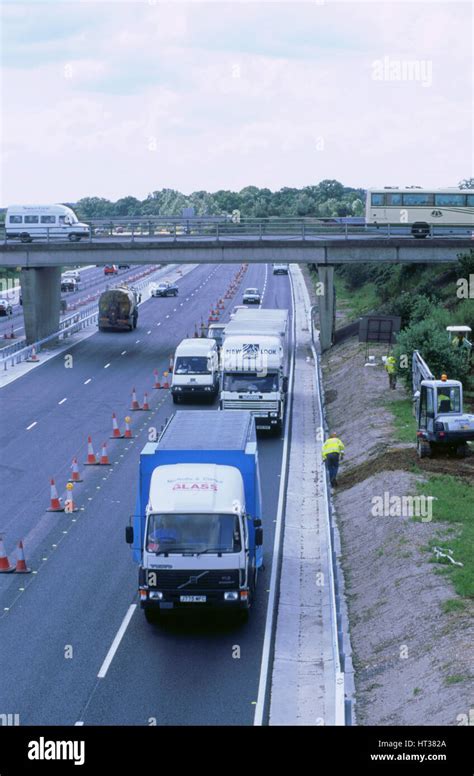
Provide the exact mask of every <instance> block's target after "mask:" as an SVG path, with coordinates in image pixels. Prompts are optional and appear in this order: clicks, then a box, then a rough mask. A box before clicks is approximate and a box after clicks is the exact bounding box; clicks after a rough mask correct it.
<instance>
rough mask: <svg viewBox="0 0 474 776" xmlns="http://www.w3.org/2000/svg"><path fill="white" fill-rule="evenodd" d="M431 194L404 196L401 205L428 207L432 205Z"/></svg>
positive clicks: (432, 198)
mask: <svg viewBox="0 0 474 776" xmlns="http://www.w3.org/2000/svg"><path fill="white" fill-rule="evenodd" d="M433 200H434V197H433V194H404V195H403V204H404V205H408V206H413V205H415V207H416V206H419V207H423V206H425V207H426V206H430V205H433Z"/></svg>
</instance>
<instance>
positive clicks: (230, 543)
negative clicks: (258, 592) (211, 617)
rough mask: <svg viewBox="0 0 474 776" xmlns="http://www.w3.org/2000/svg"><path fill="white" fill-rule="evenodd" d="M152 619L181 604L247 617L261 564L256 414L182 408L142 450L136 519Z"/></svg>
mask: <svg viewBox="0 0 474 776" xmlns="http://www.w3.org/2000/svg"><path fill="white" fill-rule="evenodd" d="M126 541H127V542H128V543H129V544H132V545H133V559H134V561H135V562H136V563H138V566H139V572H138V587H139V595H140V602H141V607H142V608H143V609H144V610H145V615H146V617H147V620H149V621H153V620H154V619H155V618H156V615H158V614H159V613H160V612H163V611H167V610H173V609H198V610H201V611H202V610H213V609H215V610H219V611H222V610H223V611H235V612H238V613H239V614H240V616H241V617H242V618H243V619H245V618H246V617H247V615H248V611H249V609H250V607H251V606H252V603H253V599H254V595H255V589H256V585H257V577H258V570H259V569H260V568H261V566H262V557H263V552H262V541H263V529H262V513H261V493H260V475H259V462H258V450H257V438H256V432H255V423H254V420H253V417H252V415H251V414H250V413H249V412H243V411H242V412H238V413H237V412H220V411H217V410H216V411H212V410H211V411H203V410H194V411H188V412H183V411H178V412H176V413H175V414H174V415H173V416H172V418H171V420H170V421H169V423H168V424H167V425H166V427H165V429H164V431H163V432H162V434H161V435H160V437H159V439H158V441H157V442H149V443H148V444H146V445H145V447H144V448H143V450H142V452H141V455H140V469H139V485H138V496H137V504H136V509H135V515H134V516H133V525H129V526H127V528H126Z"/></svg>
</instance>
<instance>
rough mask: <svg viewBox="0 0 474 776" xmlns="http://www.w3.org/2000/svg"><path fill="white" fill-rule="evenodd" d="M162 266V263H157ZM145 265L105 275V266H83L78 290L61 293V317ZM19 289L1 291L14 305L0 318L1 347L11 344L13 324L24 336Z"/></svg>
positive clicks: (17, 336)
mask: <svg viewBox="0 0 474 776" xmlns="http://www.w3.org/2000/svg"><path fill="white" fill-rule="evenodd" d="M157 266H160V265H157ZM143 269H144V268H143V267H134V266H131V267H130V269H123V270H119V272H118V275H107V276H104V268H103V267H95V266H89V267H81V268H80V270H79V271H80V273H81V282H80V284H79V288H78V290H77V291H65V292H63V293H61V299H64V300H65V301H66V302H67V306H68V308H67V310H66V312H65V313H64V314H62V315H61V318H64V317H67V316H68V315H71V314H72V312H73V311H74V310H75V309H77V308H78V307H79V306H80V305H82V304H86V303H89V302H90V301H92V300H93V299H95V298H98V296H99V294H100V293H101V292H102V291H104V290H105V289H106V288H107V287H108V286H112V285H114V286H115V285H118V284H119V283H122V282H123V283H127V282H130V279H131V278H133V277H134V276H135V275H137V274H138V273H140V272H143ZM18 296H19V294H18V290H17V289H16V290H13V289H10V290H9V291H7V292H0V298H2V299H8V301H9V302H10V304H11V306H12V315H5V316H2V317H1V318H0V349H1V348H2V346H6V345H9V344H11V342H12V340H11V339H5V338H4V336H5V334H7V335H10V333H11V330H12V326H13V331H14V334H15V337H16V338H23V337H24V335H25V327H24V321H23V308H22V306H21V305H20V304H19V302H18Z"/></svg>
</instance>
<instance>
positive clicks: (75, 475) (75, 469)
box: [69, 458, 82, 482]
mask: <svg viewBox="0 0 474 776" xmlns="http://www.w3.org/2000/svg"><path fill="white" fill-rule="evenodd" d="M71 469H72V474H71V477H70V479H69V482H82V480H81V475H80V474H79V464H78V463H77V458H73V459H72V465H71Z"/></svg>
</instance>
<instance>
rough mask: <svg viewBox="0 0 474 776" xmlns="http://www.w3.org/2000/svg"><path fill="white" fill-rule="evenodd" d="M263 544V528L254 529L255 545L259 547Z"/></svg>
mask: <svg viewBox="0 0 474 776" xmlns="http://www.w3.org/2000/svg"><path fill="white" fill-rule="evenodd" d="M262 544H263V528H256V529H255V546H256V547H261V546H262Z"/></svg>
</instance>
